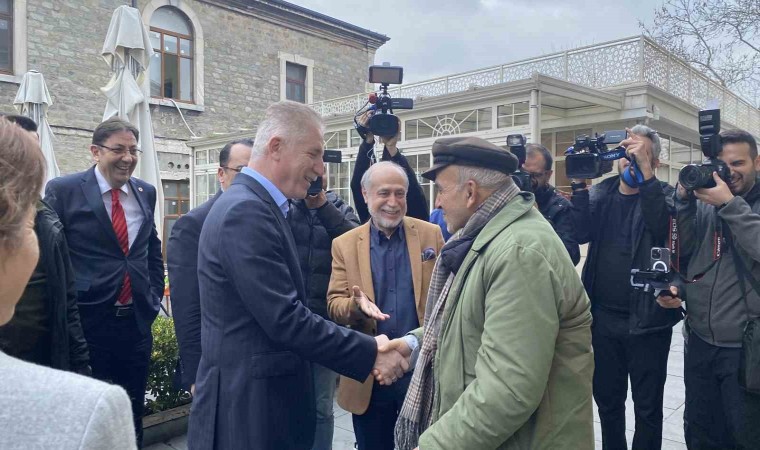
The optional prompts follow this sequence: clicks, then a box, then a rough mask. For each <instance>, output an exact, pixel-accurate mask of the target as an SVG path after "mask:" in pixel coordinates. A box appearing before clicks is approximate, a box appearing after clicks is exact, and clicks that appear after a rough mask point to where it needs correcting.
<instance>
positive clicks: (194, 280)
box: [166, 139, 253, 394]
mask: <svg viewBox="0 0 760 450" xmlns="http://www.w3.org/2000/svg"><path fill="white" fill-rule="evenodd" d="M251 147H253V139H240V140H237V141H233V142H230V143H228V144H227V145H225V146H224V148H222V151H221V152H219V169H218V171H217V178H218V179H219V184H220V185H221V187H222V188H221V190H220V191H219V192H217V193H216V195H215V196H213V197H211V198H210V199H208V201H207V202H206V203H204V204H202V205H200V206H198V207H197V208H195V209H193V210H192V211H190V212H189V213H187V214H185V215H184V216H182V217H180V218H179V219H178V220H177V222H176V223H175V224H174V227H173V228H172V232H171V236H169V241H168V242H167V243H166V266H167V268H168V269H169V285H170V286H171V296H172V297H171V299H172V313H173V314H172V315H173V317H174V330H175V331H176V334H177V344H178V345H179V356H180V376H181V378H182V385H183V387H184V388H185V389H187V390H189V391H190V392H191V393H193V394H194V393H195V374H196V372H198V363H199V362H200V360H201V299H200V293H199V291H198V240H199V239H200V236H201V228H203V222H205V221H206V216H208V213H209V211H211V206H213V204H214V202H216V200H217V199H218V198H219V196H220V195H222V192H224V191H226V190H227V189H229V187H230V184H231V183H232V180H234V179H235V175H237V174H238V173H240V170H242V168H243V167H245V166H247V165H248V160H249V159H251Z"/></svg>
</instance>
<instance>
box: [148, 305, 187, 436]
mask: <svg viewBox="0 0 760 450" xmlns="http://www.w3.org/2000/svg"><path fill="white" fill-rule="evenodd" d="M152 331H153V353H152V355H151V362H150V370H149V372H148V387H147V392H146V394H147V395H146V397H147V401H146V402H145V417H143V430H144V437H143V445H145V446H148V445H151V444H155V443H158V442H164V441H167V440H169V439H171V438H173V437H176V436H180V435H182V434H184V433H186V432H187V422H188V419H189V416H190V401H191V396H190V393H189V392H187V391H185V390H183V389H180V388H179V387H178V383H176V381H175V377H176V375H175V374H176V368H177V361H178V359H179V348H178V346H177V338H176V336H175V334H174V321H173V320H172V318H171V317H163V316H159V317H157V318H156V321H155V322H153V328H152Z"/></svg>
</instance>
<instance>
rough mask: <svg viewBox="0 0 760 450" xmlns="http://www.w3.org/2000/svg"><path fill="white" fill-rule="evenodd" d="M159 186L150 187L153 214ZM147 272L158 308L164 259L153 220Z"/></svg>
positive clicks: (162, 292) (162, 289) (162, 287)
mask: <svg viewBox="0 0 760 450" xmlns="http://www.w3.org/2000/svg"><path fill="white" fill-rule="evenodd" d="M160 188H161V186H158V187H157V188H156V187H154V188H153V189H152V191H153V198H151V201H150V205H151V209H152V210H153V211H154V214H155V211H156V189H160ZM148 272H149V274H150V287H151V292H152V293H153V297H154V298H155V302H156V304H155V309H156V310H158V308H159V304H160V303H161V299H162V298H163V297H164V260H163V257H162V256H161V240H160V239H159V238H158V230H157V229H156V222H155V220H154V221H153V224H152V228H151V230H150V236H149V237H148Z"/></svg>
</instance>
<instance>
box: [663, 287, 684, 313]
mask: <svg viewBox="0 0 760 450" xmlns="http://www.w3.org/2000/svg"><path fill="white" fill-rule="evenodd" d="M670 294H671V295H662V294H660V295H659V296H658V297H657V304H658V305H660V306H662V307H663V308H667V309H676V308H680V307H681V304H682V303H683V301H682V300H681V298H680V297H678V288H677V287H675V286H670Z"/></svg>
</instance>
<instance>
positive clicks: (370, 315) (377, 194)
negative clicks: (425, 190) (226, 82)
mask: <svg viewBox="0 0 760 450" xmlns="http://www.w3.org/2000/svg"><path fill="white" fill-rule="evenodd" d="M361 186H362V195H363V196H364V199H365V201H366V202H367V206H368V209H369V214H370V221H369V222H368V223H365V224H364V225H362V226H360V227H358V228H354V229H353V230H351V231H349V232H347V233H345V234H343V235H341V236H340V237H338V238H336V239H334V240H333V245H332V256H333V266H332V275H331V278H330V286H329V288H328V291H327V308H328V313H329V315H330V318H331V319H333V320H334V321H336V322H337V323H340V324H343V325H350V326H351V328H353V329H354V330H357V331H361V332H364V333H366V334H369V335H371V336H376V335H382V334H385V335H387V336H388V337H389V338H390V339H395V338H398V337H401V336H404V335H405V334H406V333H408V332H409V331H411V330H414V329H416V328H418V327H419V326H420V324H422V322H423V316H424V312H425V303H426V300H427V292H428V285H429V284H430V276H431V274H432V273H433V266H434V265H435V260H436V257H437V255H438V254H439V252H440V249H441V247H443V237H442V236H441V230H440V228H439V227H438V225H435V224H431V223H428V222H425V221H422V220H419V219H414V218H411V217H404V216H405V215H406V198H407V197H406V194H407V190H408V189H409V180H408V178H407V175H406V173H405V171H404V169H402V168H401V167H400V166H398V165H397V164H395V163H393V162H390V161H384V162H379V163H376V164H374V165H372V166H371V167H370V168H369V169H368V170H367V172H365V173H364V175H363V176H362V180H361ZM410 380H411V372H410V373H407V374H406V375H404V376H403V377H401V378H400V379H396V378H392V379H391V380H389V381H390V382H393V384H392V385H390V386H381V385H380V384H379V383H375V382H374V380H373V377H371V376H370V377H368V378H367V379H366V380H365V381H364V383H360V382H357V381H354V380H352V379H350V378H346V377H342V378H341V381H340V387H339V388H338V404H339V405H340V406H341V407H343V409H345V410H347V411H350V412H351V413H353V424H354V432H355V433H356V440H357V443H358V447H359V450H374V449H377V450H386V449H387V450H392V449H393V448H394V443H393V427H394V426H395V424H396V417H397V416H398V413H399V411H400V409H401V405H402V404H403V402H404V396H405V395H406V389H407V387H408V386H409V381H410Z"/></svg>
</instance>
